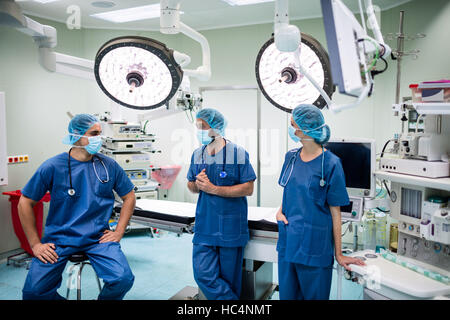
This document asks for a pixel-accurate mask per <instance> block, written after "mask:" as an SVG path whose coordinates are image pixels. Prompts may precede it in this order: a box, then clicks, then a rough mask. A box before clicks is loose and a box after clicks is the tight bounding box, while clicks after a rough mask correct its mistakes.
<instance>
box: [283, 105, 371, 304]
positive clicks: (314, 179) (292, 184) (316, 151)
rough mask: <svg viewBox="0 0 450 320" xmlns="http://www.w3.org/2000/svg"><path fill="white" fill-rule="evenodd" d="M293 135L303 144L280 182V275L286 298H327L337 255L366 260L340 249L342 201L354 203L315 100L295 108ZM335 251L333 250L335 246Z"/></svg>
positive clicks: (342, 259)
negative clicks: (326, 145) (281, 189)
mask: <svg viewBox="0 0 450 320" xmlns="http://www.w3.org/2000/svg"><path fill="white" fill-rule="evenodd" d="M289 136H290V137H291V139H292V140H293V141H294V142H300V141H301V143H302V147H301V148H296V149H293V150H290V151H288V152H287V154H286V156H285V160H284V164H283V168H282V171H281V175H280V178H279V181H278V183H279V184H280V185H281V186H282V187H283V188H284V190H283V201H282V205H281V207H280V209H279V210H278V212H277V215H276V219H277V221H278V243H277V251H278V279H279V291H280V299H282V300H303V299H305V300H328V299H329V296H330V288H331V278H332V271H333V264H334V257H335V258H336V260H337V262H338V263H339V264H340V265H342V266H343V267H345V268H346V269H347V270H350V267H349V264H358V265H364V263H363V262H362V261H361V260H359V259H356V258H351V257H347V256H344V255H343V254H342V251H341V211H340V206H345V205H348V204H349V197H348V194H347V190H346V186H345V176H344V171H343V169H342V165H341V161H340V159H339V158H338V157H337V156H336V155H334V154H333V153H331V152H330V151H329V150H326V149H324V147H323V144H324V143H326V142H327V141H328V140H329V138H330V128H329V127H328V125H326V124H325V121H324V118H323V115H322V113H321V111H320V109H318V108H317V107H316V106H314V105H306V104H304V105H300V106H298V107H296V108H295V109H294V110H293V111H292V117H291V125H290V126H289ZM333 251H334V252H333Z"/></svg>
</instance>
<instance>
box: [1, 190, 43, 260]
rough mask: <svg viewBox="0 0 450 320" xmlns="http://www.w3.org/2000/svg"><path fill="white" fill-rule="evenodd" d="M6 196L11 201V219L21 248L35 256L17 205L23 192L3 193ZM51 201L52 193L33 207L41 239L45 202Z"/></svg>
mask: <svg viewBox="0 0 450 320" xmlns="http://www.w3.org/2000/svg"><path fill="white" fill-rule="evenodd" d="M3 194H4V195H7V196H9V201H11V217H12V223H13V227H14V232H15V233H16V236H17V238H18V239H19V241H20V246H21V247H22V249H23V250H25V251H26V252H28V253H29V254H30V255H33V251H32V250H31V247H30V244H29V243H28V240H27V237H26V236H25V232H24V231H23V229H22V224H21V222H20V218H19V210H18V208H17V205H18V204H19V199H20V196H21V195H22V192H20V190H16V191H8V192H3ZM49 201H50V193H48V192H47V194H46V195H45V196H44V197H43V198H42V199H41V200H40V201H39V202H38V203H36V205H35V206H34V207H33V210H34V216H35V219H36V228H37V231H38V235H39V239H41V238H42V224H43V221H44V205H43V202H49Z"/></svg>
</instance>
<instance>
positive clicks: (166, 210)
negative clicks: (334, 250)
mask: <svg viewBox="0 0 450 320" xmlns="http://www.w3.org/2000/svg"><path fill="white" fill-rule="evenodd" d="M120 209H121V208H120V206H116V207H115V208H114V211H115V212H116V213H119V212H120ZM195 210H196V204H195V203H188V202H178V201H167V200H150V199H141V200H137V201H136V208H135V210H134V213H133V216H132V217H131V221H132V222H136V223H140V224H143V225H146V226H149V227H153V228H158V229H161V230H167V231H170V232H175V233H177V234H182V233H190V234H192V233H193V228H194V224H195ZM277 210H278V208H265V207H249V208H248V226H249V232H250V240H249V242H248V243H247V246H246V247H245V249H244V266H243V267H244V270H243V278H242V280H243V281H242V293H241V299H248V300H254V299H266V298H268V297H270V296H271V294H272V293H273V291H274V290H275V289H276V285H274V284H273V263H276V262H277V252H276V243H277V239H278V225H277V223H276V220H275V215H276V212H277Z"/></svg>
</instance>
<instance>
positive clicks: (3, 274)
mask: <svg viewBox="0 0 450 320" xmlns="http://www.w3.org/2000/svg"><path fill="white" fill-rule="evenodd" d="M191 241H192V236H191V235H186V234H184V235H182V236H181V237H177V236H176V235H175V234H173V233H165V234H162V235H161V237H159V238H157V237H155V238H151V237H150V236H149V235H148V234H147V233H142V232H141V233H134V234H129V235H126V236H125V237H124V238H123V239H122V241H121V246H122V249H123V251H124V253H125V255H126V256H127V259H128V262H129V264H130V266H131V269H132V271H133V273H134V275H135V282H134V286H133V288H132V289H131V290H130V291H129V292H128V294H127V295H126V296H125V299H132V300H166V299H169V298H170V297H171V296H173V295H174V294H175V293H177V292H178V291H179V290H181V289H183V288H184V287H185V286H195V287H196V283H195V280H194V277H193V275H192V263H191V260H192V242H191ZM66 270H67V267H66ZM276 270H277V268H276V265H275V266H274V280H275V281H276V280H277V279H278V278H277V274H276ZM26 275H27V270H26V269H25V267H22V268H18V267H14V266H7V265H6V261H2V263H0V300H18V299H21V298H22V287H23V283H24V281H25V277H26ZM94 276H95V274H94V272H93V270H92V268H90V267H85V268H84V269H83V277H82V298H83V299H95V298H96V297H97V295H98V287H97V284H96V281H95V278H94ZM66 279H67V273H66V272H65V273H64V274H63V282H62V285H61V287H60V288H59V290H58V292H59V293H60V294H61V295H63V296H65V295H66V288H67V287H66V281H67V280H66ZM342 284H343V290H342V297H343V299H349V300H355V299H361V298H362V288H361V287H360V286H359V285H357V284H355V283H352V282H349V281H347V280H345V279H344V280H343V281H342ZM75 296H76V293H75V291H74V290H73V292H71V299H74V298H75ZM272 298H273V299H278V293H275V294H274V295H273V297H272ZM330 298H331V299H335V298H336V272H335V273H334V276H333V283H332V287H331V295H330Z"/></svg>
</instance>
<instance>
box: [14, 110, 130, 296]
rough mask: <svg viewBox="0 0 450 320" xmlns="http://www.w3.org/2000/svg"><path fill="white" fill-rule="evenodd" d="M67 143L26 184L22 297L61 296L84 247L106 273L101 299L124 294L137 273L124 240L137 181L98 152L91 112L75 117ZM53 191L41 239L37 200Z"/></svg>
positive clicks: (95, 265) (22, 208)
mask: <svg viewBox="0 0 450 320" xmlns="http://www.w3.org/2000/svg"><path fill="white" fill-rule="evenodd" d="M68 131H69V134H68V135H67V136H66V137H65V138H64V139H63V143H65V144H68V145H71V149H70V150H69V152H63V153H61V154H59V155H56V156H54V157H52V158H50V159H48V160H47V161H45V162H44V163H43V164H42V165H41V166H40V167H39V168H38V169H37V171H36V172H35V173H34V175H33V176H32V177H31V179H30V181H29V182H28V183H27V184H26V185H25V187H24V188H23V189H22V196H21V198H20V200H19V205H18V209H19V217H20V220H21V223H22V226H23V229H24V231H25V235H26V236H27V239H28V242H29V243H30V246H31V248H32V250H33V253H34V256H35V258H33V259H32V262H31V266H30V270H29V272H28V275H27V278H26V280H25V285H24V288H23V290H22V292H23V299H24V300H29V299H33V300H38V299H45V300H51V299H63V297H62V296H61V295H59V294H58V292H57V289H58V288H59V287H60V285H61V281H62V273H63V271H64V268H65V266H66V263H67V261H68V258H69V256H70V255H72V254H75V253H80V252H83V253H85V254H86V255H87V256H88V258H89V261H90V262H91V265H92V267H93V268H94V270H95V272H96V273H97V275H98V276H99V278H102V279H103V282H104V286H103V288H102V290H101V292H100V295H99V296H98V299H99V300H100V299H101V300H117V299H123V297H124V296H125V294H126V293H127V292H128V291H129V290H130V289H131V287H132V285H133V282H134V275H133V273H132V272H131V269H130V267H129V265H128V262H127V259H126V257H125V255H124V254H123V252H122V250H121V247H120V244H119V242H120V240H121V238H122V236H123V234H124V232H125V228H126V226H127V224H128V221H129V219H130V217H131V215H132V214H133V211H134V207H135V204H136V198H135V195H134V185H133V184H132V183H131V181H130V179H129V178H128V176H127V175H126V173H125V172H124V170H123V169H122V168H121V167H120V166H119V165H118V164H117V162H115V161H114V160H113V159H111V158H109V157H107V156H104V155H102V154H97V153H98V151H99V150H100V147H101V145H102V140H101V136H100V134H101V126H100V123H99V121H98V119H97V118H95V117H94V116H92V115H89V114H79V115H76V116H75V117H73V119H72V120H71V121H70V123H69V126H68ZM113 190H114V191H116V192H117V194H118V195H119V196H120V197H121V198H122V200H123V205H122V210H121V212H120V219H119V221H118V224H117V228H116V230H115V231H111V230H109V227H108V220H109V218H110V217H111V213H112V209H113V205H114V193H113ZM47 191H50V194H51V201H50V209H49V212H48V217H47V221H46V224H45V232H44V237H43V238H42V242H41V240H40V239H39V237H38V233H37V230H36V226H35V220H34V213H33V206H34V205H35V204H36V203H37V202H38V201H39V200H40V199H41V198H42V197H43V196H44V195H45V193H46V192H47Z"/></svg>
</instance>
